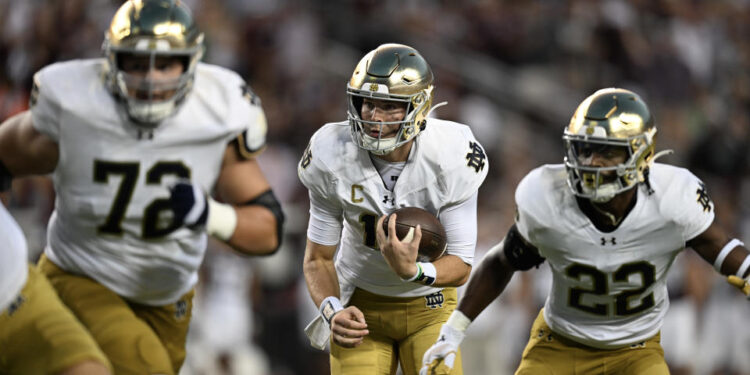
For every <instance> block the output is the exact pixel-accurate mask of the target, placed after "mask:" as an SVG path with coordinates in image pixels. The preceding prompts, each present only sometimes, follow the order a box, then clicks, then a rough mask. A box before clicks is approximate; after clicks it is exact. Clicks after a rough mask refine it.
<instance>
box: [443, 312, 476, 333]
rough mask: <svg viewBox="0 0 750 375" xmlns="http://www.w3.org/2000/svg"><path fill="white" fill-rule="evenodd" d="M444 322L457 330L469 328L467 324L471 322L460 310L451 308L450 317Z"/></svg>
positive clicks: (462, 330) (461, 330)
mask: <svg viewBox="0 0 750 375" xmlns="http://www.w3.org/2000/svg"><path fill="white" fill-rule="evenodd" d="M445 324H447V325H449V326H451V327H453V328H455V329H457V330H458V331H459V332H464V331H466V328H469V324H471V319H469V318H468V317H467V316H466V315H464V313H463V312H461V310H458V309H456V310H453V313H452V314H451V316H450V318H448V321H447V322H445Z"/></svg>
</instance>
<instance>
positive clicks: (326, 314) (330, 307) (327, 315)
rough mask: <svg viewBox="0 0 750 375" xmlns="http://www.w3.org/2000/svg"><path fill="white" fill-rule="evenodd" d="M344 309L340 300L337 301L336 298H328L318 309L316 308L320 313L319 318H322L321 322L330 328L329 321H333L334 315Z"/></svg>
mask: <svg viewBox="0 0 750 375" xmlns="http://www.w3.org/2000/svg"><path fill="white" fill-rule="evenodd" d="M343 309H344V305H342V304H341V300H339V298H338V297H336V296H328V297H326V299H324V300H323V302H321V303H320V307H319V308H318V311H320V316H322V317H323V320H325V321H326V323H328V326H329V327H330V326H331V319H333V316H334V315H336V313H337V312H339V311H341V310H343Z"/></svg>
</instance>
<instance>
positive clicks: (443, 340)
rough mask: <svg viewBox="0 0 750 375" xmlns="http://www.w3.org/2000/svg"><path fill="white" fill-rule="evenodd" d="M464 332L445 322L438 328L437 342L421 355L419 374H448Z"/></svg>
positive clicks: (451, 368)
mask: <svg viewBox="0 0 750 375" xmlns="http://www.w3.org/2000/svg"><path fill="white" fill-rule="evenodd" d="M464 336H465V334H464V333H463V332H461V331H459V330H457V329H455V328H453V327H451V326H449V325H447V324H443V327H442V328H440V336H439V337H438V340H437V342H435V343H434V344H432V346H431V347H430V348H429V349H427V351H426V352H425V353H424V356H423V357H422V369H421V370H419V375H435V374H450V373H451V371H452V370H453V365H454V364H455V362H456V356H457V355H458V346H459V345H460V344H461V341H463V339H464Z"/></svg>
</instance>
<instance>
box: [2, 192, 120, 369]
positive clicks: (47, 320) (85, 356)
mask: <svg viewBox="0 0 750 375" xmlns="http://www.w3.org/2000/svg"><path fill="white" fill-rule="evenodd" d="M26 252H27V248H26V239H25V238H24V236H23V232H21V228H19V227H18V224H17V223H16V221H15V220H13V217H11V216H10V213H8V211H7V210H6V209H5V206H3V205H2V203H0V373H2V374H18V375H23V374H65V375H74V374H91V375H98V374H109V373H110V372H109V361H107V358H106V357H105V356H104V353H102V351H101V350H100V349H99V347H98V346H97V345H96V342H94V339H93V338H92V337H91V335H90V334H89V333H88V332H87V331H86V328H84V327H83V325H81V323H80V322H79V321H78V319H76V318H75V316H73V313H71V312H70V310H68V308H67V307H65V305H63V303H62V302H61V301H60V299H59V298H58V297H57V294H55V290H54V289H53V288H52V285H50V283H49V281H47V278H46V277H44V275H42V274H41V273H40V272H39V270H37V269H36V268H34V267H32V266H31V265H29V264H28V262H27V261H26V259H27V254H26Z"/></svg>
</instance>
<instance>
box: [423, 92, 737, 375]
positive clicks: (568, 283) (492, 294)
mask: <svg viewBox="0 0 750 375" xmlns="http://www.w3.org/2000/svg"><path fill="white" fill-rule="evenodd" d="M655 134H656V127H655V125H654V120H653V117H652V116H651V113H650V111H649V110H648V107H647V106H646V104H645V103H644V102H643V101H642V100H641V98H640V97H639V96H638V95H636V94H635V93H633V92H631V91H628V90H623V89H615V88H608V89H602V90H599V91H597V92H595V93H594V94H593V95H591V96H589V97H588V98H587V99H585V100H584V101H583V102H582V103H581V104H580V106H579V107H578V109H577V110H576V112H575V114H574V115H573V118H572V119H571V121H570V124H569V125H568V127H567V128H566V129H565V132H564V135H563V139H564V141H565V146H566V150H567V156H566V158H565V164H564V165H561V164H558V165H546V166H542V167H540V168H537V169H535V170H533V171H532V172H531V173H529V174H528V175H527V176H526V177H525V178H524V179H523V180H522V181H521V183H520V184H519V185H518V188H517V190H516V196H515V198H516V205H517V209H518V210H517V215H516V223H515V225H513V226H512V227H511V228H510V230H509V232H508V234H507V235H506V236H505V239H504V240H503V241H502V242H500V243H499V244H498V245H496V246H495V247H494V248H493V249H491V250H490V252H489V253H488V254H487V256H486V257H485V258H484V259H483V260H482V262H481V263H480V266H479V267H478V269H477V271H476V272H475V274H474V275H473V276H472V278H471V280H470V281H469V285H468V287H467V290H466V294H465V295H464V296H463V297H462V299H461V302H460V303H459V306H458V308H457V309H456V311H455V312H454V313H453V315H452V316H451V319H450V320H449V322H448V324H446V325H444V326H443V327H442V329H441V337H440V339H439V340H438V342H436V343H435V344H434V345H433V346H432V347H431V348H430V350H429V351H428V352H426V353H425V355H424V359H423V367H422V371H421V372H420V373H421V374H439V373H445V372H444V371H446V370H447V369H448V368H449V367H450V366H451V365H452V363H453V357H454V356H455V354H453V353H455V352H456V351H457V349H458V345H459V344H460V342H461V340H462V339H463V337H464V331H465V329H466V327H467V326H468V325H469V323H470V322H471V321H472V320H473V319H474V318H476V316H477V315H479V313H480V312H481V311H482V310H484V308H485V307H487V305H488V304H489V303H490V302H492V300H494V299H495V298H496V297H497V296H498V295H499V294H500V293H501V292H502V291H503V289H504V288H505V286H506V285H507V283H508V281H509V280H510V278H511V276H512V275H513V273H514V272H515V271H516V270H522V271H523V270H528V269H530V268H531V267H534V266H538V265H539V264H540V263H542V262H543V261H544V260H545V259H546V260H547V261H548V262H549V265H550V268H551V269H552V275H553V279H552V287H551V290H550V293H549V295H548V297H547V301H546V303H545V306H544V308H543V309H542V311H541V312H540V313H539V316H538V317H537V319H536V321H535V322H534V324H533V327H532V328H531V338H530V340H529V343H528V345H527V346H526V349H525V350H524V353H523V357H522V359H521V364H520V365H519V368H518V370H517V371H516V374H552V373H554V374H639V375H643V374H645V375H656V374H668V373H669V370H668V368H667V365H666V363H665V361H664V352H663V350H662V348H661V345H660V343H659V330H660V328H661V325H662V321H663V319H664V315H665V313H666V311H667V308H668V306H669V299H668V297H667V287H666V275H667V271H668V270H669V268H670V267H671V265H672V262H673V261H674V258H675V257H676V256H677V254H678V253H679V252H680V251H681V250H682V249H683V248H685V247H686V246H688V247H691V248H693V250H695V251H697V252H698V253H699V254H700V255H701V256H702V257H703V258H704V259H705V260H706V261H708V262H709V263H711V264H713V265H714V267H715V268H716V270H717V271H719V272H720V273H722V274H724V275H730V276H729V278H730V282H732V283H733V284H734V285H735V286H738V287H740V288H743V287H744V292H745V293H746V294H750V286H748V285H747V281H746V280H747V279H746V278H747V277H748V273H750V271H749V270H750V256H748V251H747V249H746V248H745V247H744V244H743V243H742V242H740V241H739V240H736V239H732V238H730V237H729V236H728V235H727V234H726V232H725V231H724V229H722V228H721V227H720V226H719V225H718V224H717V223H714V206H713V203H712V202H711V200H710V199H709V197H708V194H707V193H706V189H705V186H704V185H703V183H702V182H701V181H700V180H699V179H698V178H697V177H695V176H694V175H693V174H692V173H690V172H689V171H688V170H686V169H682V168H677V167H673V166H670V165H666V164H660V163H654V160H655V159H656V158H657V157H658V156H659V154H655V153H654V136H655ZM742 278H745V280H744V281H743V280H742Z"/></svg>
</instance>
